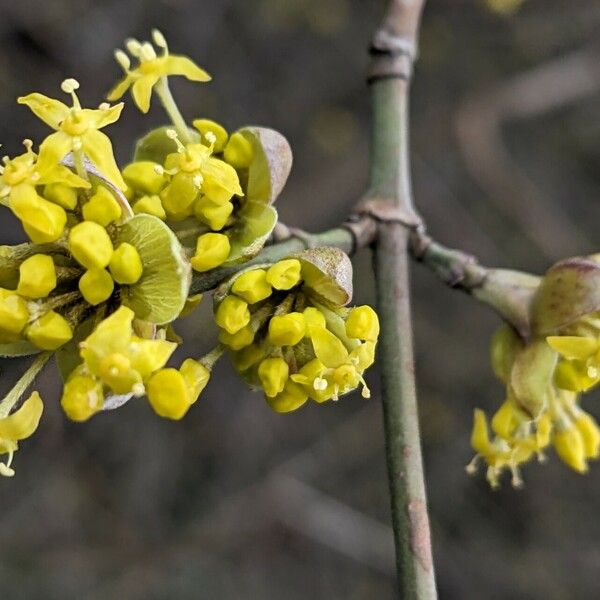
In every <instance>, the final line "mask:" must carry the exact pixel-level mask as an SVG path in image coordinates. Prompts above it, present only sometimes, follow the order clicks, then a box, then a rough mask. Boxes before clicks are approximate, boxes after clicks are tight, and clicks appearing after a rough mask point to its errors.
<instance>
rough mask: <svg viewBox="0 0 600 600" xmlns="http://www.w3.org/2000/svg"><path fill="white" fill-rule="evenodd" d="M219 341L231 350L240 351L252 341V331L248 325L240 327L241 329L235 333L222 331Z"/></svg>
mask: <svg viewBox="0 0 600 600" xmlns="http://www.w3.org/2000/svg"><path fill="white" fill-rule="evenodd" d="M219 341H220V342H221V343H222V344H225V345H226V346H227V347H228V348H231V349H232V350H241V349H242V348H245V347H246V346H249V345H250V344H251V343H252V342H253V341H254V330H253V329H252V327H251V326H250V325H246V326H245V327H242V329H240V330H239V331H236V332H235V333H228V332H227V331H225V330H222V331H221V332H220V333H219Z"/></svg>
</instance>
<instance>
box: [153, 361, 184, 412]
mask: <svg viewBox="0 0 600 600" xmlns="http://www.w3.org/2000/svg"><path fill="white" fill-rule="evenodd" d="M146 394H147V396H148V401H149V402H150V405H151V406H152V408H153V409H154V412H155V413H156V414H157V415H158V416H160V417H165V418H167V419H174V420H178V419H181V418H182V417H183V416H184V415H185V413H186V412H187V411H188V409H189V408H190V405H191V401H190V400H191V398H190V393H189V390H188V386H187V384H186V381H185V378H184V376H183V375H182V374H181V373H180V372H179V371H178V370H177V369H171V368H169V369H161V370H160V371H158V372H157V373H155V374H154V375H152V377H151V378H150V380H149V381H148V384H147V385H146Z"/></svg>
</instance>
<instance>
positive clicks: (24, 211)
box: [10, 194, 67, 244]
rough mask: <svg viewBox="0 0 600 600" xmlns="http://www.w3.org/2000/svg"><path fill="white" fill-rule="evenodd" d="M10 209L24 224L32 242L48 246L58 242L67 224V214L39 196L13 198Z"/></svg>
mask: <svg viewBox="0 0 600 600" xmlns="http://www.w3.org/2000/svg"><path fill="white" fill-rule="evenodd" d="M10 208H11V209H12V211H13V212H14V213H15V215H16V216H17V217H18V218H19V219H20V220H21V222H22V223H23V228H24V229H25V232H26V233H27V235H28V236H29V238H30V239H31V241H32V242H34V243H35V244H46V243H48V242H54V241H56V240H57V239H58V238H59V237H60V236H61V235H62V233H63V231H64V229H65V225H66V223H67V213H65V211H64V209H63V208H62V207H60V206H58V205H57V204H53V203H52V202H48V201H47V200H44V199H43V198H41V197H40V196H38V195H37V194H34V195H32V196H30V197H20V196H19V197H16V198H15V197H14V196H11V199H10Z"/></svg>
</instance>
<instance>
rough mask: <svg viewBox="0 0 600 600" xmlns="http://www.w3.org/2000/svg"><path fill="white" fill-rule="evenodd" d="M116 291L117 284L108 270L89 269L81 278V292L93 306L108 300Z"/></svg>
mask: <svg viewBox="0 0 600 600" xmlns="http://www.w3.org/2000/svg"><path fill="white" fill-rule="evenodd" d="M114 289H115V283H114V281H113V278H112V277H111V276H110V274H109V273H108V271H106V269H88V270H87V271H86V272H85V273H84V274H83V275H82V276H81V277H80V278H79V291H80V292H81V295H82V296H83V298H84V299H85V301H86V302H88V303H89V304H91V305H92V306H96V305H98V304H101V303H102V302H104V301H105V300H108V299H109V298H110V296H111V294H112V293H113V291H114Z"/></svg>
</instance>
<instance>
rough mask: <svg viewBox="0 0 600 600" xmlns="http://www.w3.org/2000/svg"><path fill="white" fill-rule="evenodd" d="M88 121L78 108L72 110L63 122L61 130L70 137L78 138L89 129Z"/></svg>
mask: <svg viewBox="0 0 600 600" xmlns="http://www.w3.org/2000/svg"><path fill="white" fill-rule="evenodd" d="M89 126H90V124H89V121H88V119H87V118H86V117H85V116H84V115H83V114H82V112H81V111H80V110H77V109H76V108H74V109H72V110H71V113H70V114H69V115H68V116H67V118H66V119H65V120H64V121H63V122H62V124H61V129H62V130H63V131H64V132H65V133H66V134H67V135H70V136H73V137H78V136H80V135H83V134H84V133H85V132H86V131H87V130H88V128H89Z"/></svg>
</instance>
